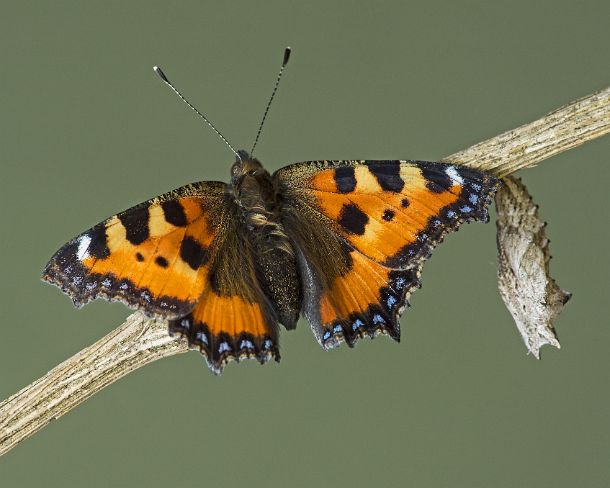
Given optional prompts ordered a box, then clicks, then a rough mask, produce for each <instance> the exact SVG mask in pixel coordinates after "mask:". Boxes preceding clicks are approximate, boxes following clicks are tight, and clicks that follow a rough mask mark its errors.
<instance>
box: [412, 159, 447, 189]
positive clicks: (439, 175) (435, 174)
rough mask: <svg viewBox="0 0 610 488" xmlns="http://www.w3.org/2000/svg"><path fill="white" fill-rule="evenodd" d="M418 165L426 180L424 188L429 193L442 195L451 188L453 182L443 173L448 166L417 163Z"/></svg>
mask: <svg viewBox="0 0 610 488" xmlns="http://www.w3.org/2000/svg"><path fill="white" fill-rule="evenodd" d="M418 165H419V167H420V169H421V173H422V176H423V177H424V179H425V180H426V188H428V190H430V191H431V192H433V193H443V192H445V191H448V190H449V188H451V187H452V186H453V180H452V179H451V177H450V176H449V175H448V174H447V173H446V171H445V170H446V169H447V168H448V167H449V166H447V165H445V164H439V163H437V164H434V163H424V162H418Z"/></svg>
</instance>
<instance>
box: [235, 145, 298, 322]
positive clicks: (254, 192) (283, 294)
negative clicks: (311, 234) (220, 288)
mask: <svg viewBox="0 0 610 488" xmlns="http://www.w3.org/2000/svg"><path fill="white" fill-rule="evenodd" d="M231 176H232V177H231V185H230V186H229V191H230V193H231V197H232V199H233V201H234V203H235V205H236V209H237V212H238V214H239V217H240V220H241V223H242V225H243V226H244V227H245V229H244V230H245V234H246V235H247V236H248V237H247V238H248V243H249V245H250V246H251V249H252V253H253V256H254V259H255V266H256V269H257V276H258V281H259V284H260V285H261V288H262V290H263V292H264V293H265V294H266V295H267V297H268V298H269V299H270V301H271V303H273V304H275V312H276V313H277V315H278V319H279V320H280V322H282V323H283V324H284V325H285V326H286V327H287V328H293V327H295V326H296V321H297V319H298V314H299V310H300V301H301V287H300V282H299V277H298V272H297V265H296V261H295V256H294V250H293V247H292V244H291V242H290V240H289V238H288V236H287V235H286V233H285V232H284V227H283V226H282V224H281V221H280V207H279V199H278V196H277V189H276V188H275V186H274V184H273V180H272V178H271V175H270V174H269V172H268V171H267V170H265V169H264V168H263V167H262V165H261V163H260V162H259V161H258V160H256V159H251V158H249V157H247V158H246V157H244V158H242V160H241V161H237V162H236V163H235V164H234V165H233V167H232V169H231Z"/></svg>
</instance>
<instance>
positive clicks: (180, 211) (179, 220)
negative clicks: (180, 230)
mask: <svg viewBox="0 0 610 488" xmlns="http://www.w3.org/2000/svg"><path fill="white" fill-rule="evenodd" d="M161 208H162V209H163V215H164V216H165V221H166V222H168V223H170V224H172V225H175V226H176V227H184V226H186V225H187V224H188V222H187V219H186V214H185V213H184V207H182V205H181V204H180V202H179V201H177V200H167V201H165V202H163V203H162V204H161Z"/></svg>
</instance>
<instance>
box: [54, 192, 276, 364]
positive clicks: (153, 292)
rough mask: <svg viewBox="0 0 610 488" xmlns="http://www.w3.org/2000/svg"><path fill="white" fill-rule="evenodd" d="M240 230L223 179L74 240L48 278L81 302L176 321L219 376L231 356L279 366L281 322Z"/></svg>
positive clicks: (175, 328)
mask: <svg viewBox="0 0 610 488" xmlns="http://www.w3.org/2000/svg"><path fill="white" fill-rule="evenodd" d="M239 225H241V224H240V221H239V218H238V216H237V215H235V209H234V208H233V207H232V206H231V203H230V202H228V201H227V197H226V185H225V184H224V183H219V182H201V183H195V184H192V185H187V186H184V187H182V188H179V189H177V190H174V191H173V192H170V193H167V194H164V195H161V196H159V197H157V198H153V199H151V200H149V201H147V202H144V203H142V204H140V205H137V206H135V207H133V208H131V209H129V210H126V211H124V212H121V213H119V214H117V215H115V216H113V217H110V218H109V219H106V220H105V221H104V222H102V223H100V224H98V225H96V226H95V227H93V228H91V229H89V230H88V231H86V232H84V233H83V234H80V235H79V236H77V237H75V238H74V239H72V240H71V241H70V242H68V243H67V244H66V245H65V246H63V247H62V248H61V249H60V250H59V251H58V252H57V253H56V254H55V255H54V256H53V257H52V258H51V260H50V261H49V263H48V264H47V266H46V268H45V271H44V274H43V279H44V280H45V281H48V282H50V283H52V284H55V285H57V286H59V287H60V288H61V289H62V290H63V291H64V292H65V293H67V294H68V295H69V296H70V297H71V298H72V300H73V302H74V304H75V305H77V306H82V305H84V304H86V303H88V302H89V301H91V300H93V299H95V298H98V297H100V298H105V299H107V300H110V301H120V302H123V303H125V304H126V305H128V306H129V307H131V308H134V309H138V310H141V311H142V312H144V313H145V314H146V315H148V316H151V317H160V318H164V319H169V329H170V333H174V334H180V335H183V336H185V337H186V338H187V339H188V342H189V345H190V346H191V347H192V348H196V349H199V350H200V351H201V353H202V354H203V355H204V357H205V358H206V360H207V363H208V366H209V367H210V369H211V370H212V371H213V372H214V373H216V374H219V373H221V372H222V369H223V367H224V365H225V364H226V363H227V362H229V361H231V360H237V361H239V360H240V359H242V358H250V357H251V358H255V359H258V360H259V361H260V362H261V363H263V362H266V361H267V360H269V359H270V358H275V359H277V360H279V352H278V341H277V321H276V319H275V317H274V315H273V312H272V308H271V307H270V306H269V304H268V303H267V301H266V298H265V296H264V293H262V292H261V290H260V288H259V285H258V282H257V280H256V278H255V266H254V264H253V263H254V259H253V257H252V255H251V253H250V252H249V250H248V249H249V246H248V244H247V242H246V241H245V240H246V233H245V231H244V229H240V228H238V227H239Z"/></svg>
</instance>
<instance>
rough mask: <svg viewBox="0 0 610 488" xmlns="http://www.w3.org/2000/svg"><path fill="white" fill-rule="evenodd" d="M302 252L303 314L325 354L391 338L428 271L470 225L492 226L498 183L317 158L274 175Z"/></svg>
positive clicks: (413, 165)
mask: <svg viewBox="0 0 610 488" xmlns="http://www.w3.org/2000/svg"><path fill="white" fill-rule="evenodd" d="M274 178H275V180H276V184H277V186H278V188H279V191H280V193H281V195H282V201H283V208H282V215H283V222H284V225H285V227H286V232H287V233H288V235H289V236H290V237H291V238H292V239H293V241H294V244H295V246H296V247H297V249H298V256H299V265H300V269H301V275H302V277H303V279H304V281H305V285H304V290H306V292H304V302H303V313H304V315H305V316H306V318H307V319H308V320H309V322H310V324H311V326H312V328H313V330H314V333H315V335H316V337H317V338H318V340H319V341H320V343H321V344H322V345H323V346H324V347H332V346H334V345H337V344H338V343H339V341H341V340H346V341H347V342H348V344H350V345H353V343H354V342H355V341H356V339H358V338H359V337H363V336H370V337H374V336H375V335H376V334H378V333H387V334H389V335H390V336H391V337H393V338H394V339H398V338H399V325H398V318H399V316H400V313H401V311H402V309H403V308H404V306H405V304H406V303H407V299H408V297H409V294H410V293H411V292H412V291H413V290H414V289H415V288H417V287H419V286H420V284H419V275H420V270H421V266H422V265H423V262H424V261H425V259H426V258H427V257H428V256H429V255H430V253H431V251H432V249H433V248H434V247H435V246H436V245H437V244H438V243H439V242H440V241H441V240H442V238H443V236H444V235H445V234H446V233H447V232H449V231H451V230H455V229H456V228H457V227H458V226H459V224H460V223H461V222H462V221H470V220H483V221H487V219H488V215H487V209H486V207H487V205H488V204H489V202H490V198H491V195H492V194H493V193H494V192H495V190H496V189H497V186H498V180H496V179H495V178H493V177H491V176H489V175H486V174H484V173H480V172H478V171H473V170H469V169H467V168H463V167H459V166H453V165H448V164H442V163H428V162H422V161H311V162H305V163H297V164H295V165H292V166H288V167H285V168H282V169H280V170H279V171H277V172H276V173H275V174H274Z"/></svg>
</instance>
